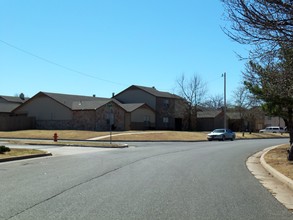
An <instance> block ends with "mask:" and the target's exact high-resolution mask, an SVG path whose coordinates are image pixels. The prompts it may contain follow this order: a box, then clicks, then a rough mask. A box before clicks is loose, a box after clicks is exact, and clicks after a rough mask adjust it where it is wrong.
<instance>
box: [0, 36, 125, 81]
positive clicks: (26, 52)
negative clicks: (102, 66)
mask: <svg viewBox="0 0 293 220" xmlns="http://www.w3.org/2000/svg"><path fill="white" fill-rule="evenodd" d="M0 42H1V43H3V44H5V45H6V46H9V47H11V48H13V49H15V50H18V51H20V52H22V53H24V54H27V55H29V56H31V57H34V58H36V59H39V60H42V61H44V62H46V63H49V64H51V65H54V66H58V67H60V68H62V69H65V70H67V71H70V72H73V73H77V74H79V75H82V76H85V77H89V78H93V79H97V80H100V81H104V82H108V83H112V84H117V85H123V86H125V84H122V83H118V82H114V81H111V80H107V79H103V78H100V77H97V76H94V75H91V74H88V73H84V72H81V71H78V70H75V69H73V68H70V67H67V66H65V65H62V64H59V63H56V62H54V61H52V60H49V59H47V58H44V57H41V56H39V55H36V54H34V53H32V52H30V51H27V50H24V49H22V48H20V47H17V46H15V45H13V44H10V43H8V42H6V41H3V40H1V39H0Z"/></svg>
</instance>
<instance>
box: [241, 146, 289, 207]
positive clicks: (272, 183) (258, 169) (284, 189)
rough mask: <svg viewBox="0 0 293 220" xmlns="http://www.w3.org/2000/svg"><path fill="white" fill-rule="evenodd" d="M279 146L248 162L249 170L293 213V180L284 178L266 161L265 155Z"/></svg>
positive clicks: (265, 150) (263, 151)
mask: <svg viewBox="0 0 293 220" xmlns="http://www.w3.org/2000/svg"><path fill="white" fill-rule="evenodd" d="M276 147H278V146H274V147H270V148H266V149H264V150H262V151H260V152H258V153H256V154H254V155H252V156H251V157H249V158H248V159H247V161H246V165H247V168H248V169H249V170H250V172H251V173H252V174H253V175H254V176H255V178H257V179H258V180H259V181H260V183H261V184H262V185H263V186H264V187H265V188H267V189H268V190H269V191H270V192H271V193H272V195H273V196H274V197H275V198H276V199H277V200H278V201H279V202H280V203H282V204H283V205H284V206H285V207H286V208H287V209H289V210H291V211H293V180H292V179H289V178H288V177H286V176H284V175H283V174H281V173H280V172H278V171H277V170H276V169H274V168H273V167H272V166H270V165H269V164H268V163H267V162H266V161H265V155H266V154H267V153H268V152H269V151H270V150H272V149H274V148H276Z"/></svg>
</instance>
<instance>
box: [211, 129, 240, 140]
mask: <svg viewBox="0 0 293 220" xmlns="http://www.w3.org/2000/svg"><path fill="white" fill-rule="evenodd" d="M207 138H208V140H209V141H212V140H219V141H224V140H231V141H234V140H235V138H236V135H235V133H234V132H233V131H231V130H230V129H225V128H221V129H215V130H213V131H212V132H211V133H209V134H208V137H207Z"/></svg>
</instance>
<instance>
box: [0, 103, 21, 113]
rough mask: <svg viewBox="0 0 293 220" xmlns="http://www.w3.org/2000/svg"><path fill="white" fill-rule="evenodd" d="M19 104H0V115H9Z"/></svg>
mask: <svg viewBox="0 0 293 220" xmlns="http://www.w3.org/2000/svg"><path fill="white" fill-rule="evenodd" d="M19 105H20V104H19V103H0V112H1V113H10V112H12V111H13V110H14V109H15V108H17V107H18V106H19Z"/></svg>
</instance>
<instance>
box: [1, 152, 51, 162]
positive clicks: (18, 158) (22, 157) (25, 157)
mask: <svg viewBox="0 0 293 220" xmlns="http://www.w3.org/2000/svg"><path fill="white" fill-rule="evenodd" d="M47 156H52V154H51V153H49V152H48V153H44V154H33V155H26V156H19V157H8V158H2V159H0V163H2V162H9V161H14V160H24V159H32V158H38V157H47Z"/></svg>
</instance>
